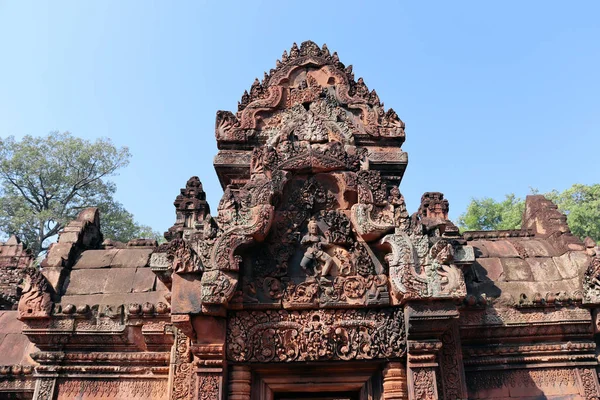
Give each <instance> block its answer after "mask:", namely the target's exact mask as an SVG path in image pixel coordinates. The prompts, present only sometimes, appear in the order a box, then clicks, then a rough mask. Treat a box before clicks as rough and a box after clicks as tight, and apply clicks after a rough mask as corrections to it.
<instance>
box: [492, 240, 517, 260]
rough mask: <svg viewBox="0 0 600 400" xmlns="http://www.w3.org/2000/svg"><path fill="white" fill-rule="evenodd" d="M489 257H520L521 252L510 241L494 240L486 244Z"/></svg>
mask: <svg viewBox="0 0 600 400" xmlns="http://www.w3.org/2000/svg"><path fill="white" fill-rule="evenodd" d="M485 248H486V249H487V251H488V257H500V258H506V257H519V252H518V251H517V249H516V248H515V247H514V246H513V245H512V243H511V242H510V241H508V240H494V241H491V240H490V241H487V242H485Z"/></svg>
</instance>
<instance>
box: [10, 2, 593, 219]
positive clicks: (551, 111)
mask: <svg viewBox="0 0 600 400" xmlns="http://www.w3.org/2000/svg"><path fill="white" fill-rule="evenodd" d="M599 15H600V2H597V1H577V2H553V1H498V2H489V1H473V2H463V1H454V2H448V1H439V2H435V1H433V2H416V1H413V2H395V1H394V2H392V1H389V2H375V1H344V2H341V1H339V2H336V1H329V2H326V1H302V2H300V1H271V2H269V1H241V0H240V1H238V2H228V1H214V2H201V1H174V2H167V1H156V2H151V1H96V2H91V1H70V2H69V1H47V2H45V1H17V0H14V1H8V0H0V60H1V62H0V135H2V136H3V137H4V136H8V135H14V136H16V137H17V138H18V137H22V136H24V135H26V134H30V135H45V134H47V133H48V132H49V131H52V130H60V131H67V130H68V131H70V132H72V133H73V134H75V135H77V136H81V137H84V138H88V139H95V138H97V137H110V138H111V139H112V140H113V141H114V142H115V143H116V144H117V145H120V146H129V148H130V151H131V153H132V154H133V158H132V160H131V164H130V165H129V167H127V168H126V169H125V170H122V171H121V173H120V175H119V176H118V177H116V178H115V179H114V180H115V181H116V183H117V185H118V192H117V199H118V200H119V201H121V202H122V203H123V204H124V205H125V206H126V207H127V209H129V210H130V211H131V212H133V213H134V214H135V217H136V219H137V220H138V221H139V222H141V223H144V224H148V225H151V226H152V227H154V228H155V229H157V230H160V231H164V230H166V229H167V228H168V227H169V226H171V225H172V223H173V222H174V219H175V213H174V208H173V204H172V203H173V200H174V198H175V196H176V195H177V194H178V192H179V188H180V187H182V186H183V185H184V184H185V182H186V180H187V179H188V178H189V177H190V176H192V175H198V176H200V179H201V180H202V182H203V184H204V189H205V191H206V192H207V195H208V199H209V201H210V204H211V206H212V208H213V210H214V212H216V207H217V204H218V201H219V199H220V197H221V194H222V190H221V188H220V186H219V184H218V181H217V179H216V175H215V173H214V169H213V167H212V159H213V157H214V155H215V154H216V151H217V149H216V143H215V139H214V121H215V114H216V111H217V110H235V108H236V105H237V101H238V100H239V99H240V97H241V95H242V93H243V92H244V90H245V89H249V87H250V85H251V84H252V82H253V80H254V78H255V77H262V75H263V71H265V70H268V69H270V68H272V67H274V65H275V60H276V59H277V58H280V56H281V54H282V52H283V50H285V49H287V50H289V48H290V47H291V45H292V43H293V42H298V44H299V43H300V42H302V41H304V40H308V39H310V40H313V41H315V42H317V43H318V44H323V43H327V45H328V47H329V49H330V50H331V51H337V52H338V54H339V56H340V59H341V61H342V62H344V63H345V64H346V65H348V64H352V65H353V66H354V72H355V76H356V77H357V78H358V77H359V76H363V77H364V79H365V82H366V83H367V85H368V86H369V88H370V89H376V90H377V93H378V94H379V97H380V98H381V100H382V101H383V102H384V103H385V104H386V106H387V107H393V108H394V109H395V110H396V112H397V113H398V115H399V116H400V118H401V119H402V120H403V121H404V122H405V123H406V136H407V140H406V143H405V144H404V146H403V148H404V150H405V151H407V152H408V154H409V165H408V169H407V171H406V174H405V177H404V180H403V182H402V185H401V187H400V189H401V191H402V193H403V194H404V196H405V197H406V201H407V204H408V208H409V211H410V212H414V211H416V209H417V207H418V205H419V200H420V197H421V194H422V193H423V192H425V191H441V192H444V193H445V195H446V197H447V198H448V199H449V201H450V215H451V217H452V218H454V219H455V218H457V217H458V215H459V214H460V213H461V212H463V211H464V209H465V208H466V206H467V204H468V202H469V201H470V199H471V198H472V197H483V196H489V197H493V198H497V199H501V198H502V197H503V195H504V194H506V193H511V192H514V193H516V194H517V195H519V196H524V195H525V194H527V193H528V191H529V187H535V188H537V189H539V190H540V191H541V192H545V191H549V190H551V189H558V190H563V189H566V188H567V187H569V186H570V185H572V184H573V183H584V184H592V183H598V182H600V167H599V161H598V160H599V157H600V156H599V154H600V153H599V149H600V146H599V144H600V139H599V136H600V128H599V117H600V72H599V71H600V22H598V16H599Z"/></svg>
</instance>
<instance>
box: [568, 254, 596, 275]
mask: <svg viewBox="0 0 600 400" xmlns="http://www.w3.org/2000/svg"><path fill="white" fill-rule="evenodd" d="M567 254H568V255H569V260H571V263H572V264H573V265H575V267H576V269H577V272H578V274H583V273H584V272H585V270H586V269H587V267H588V266H589V265H590V262H591V257H589V256H588V255H587V254H586V253H585V251H570V252H568V253H567Z"/></svg>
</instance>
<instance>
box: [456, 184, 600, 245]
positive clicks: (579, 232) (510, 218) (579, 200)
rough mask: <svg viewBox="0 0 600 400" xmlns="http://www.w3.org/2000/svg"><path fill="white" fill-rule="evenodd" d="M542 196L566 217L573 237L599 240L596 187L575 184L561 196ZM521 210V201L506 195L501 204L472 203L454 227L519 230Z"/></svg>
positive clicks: (598, 193)
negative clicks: (550, 201)
mask: <svg viewBox="0 0 600 400" xmlns="http://www.w3.org/2000/svg"><path fill="white" fill-rule="evenodd" d="M534 192H535V191H534ZM544 196H546V197H547V198H548V199H550V200H552V201H553V202H554V203H555V204H556V205H557V206H558V209H559V210H560V211H561V212H563V213H565V214H566V215H567V222H568V223H569V227H570V228H571V232H573V234H574V235H576V236H579V237H580V238H582V239H584V238H586V237H587V236H589V237H591V238H592V239H594V240H595V241H596V242H598V241H599V240H600V184H594V185H582V184H575V185H573V186H571V187H570V188H569V189H567V190H565V191H563V192H559V191H557V190H553V191H551V192H549V193H546V194H544ZM524 209H525V200H524V199H521V198H518V197H516V196H515V195H514V194H508V195H506V196H505V199H504V200H502V201H496V200H494V199H491V198H488V197H485V198H481V199H472V200H471V203H470V204H469V206H468V207H467V211H466V212H465V213H463V214H462V215H461V216H460V217H459V218H458V225H459V227H460V228H461V229H463V230H495V229H519V228H520V227H521V217H522V215H523V211H524Z"/></svg>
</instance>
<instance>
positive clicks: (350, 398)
mask: <svg viewBox="0 0 600 400" xmlns="http://www.w3.org/2000/svg"><path fill="white" fill-rule="evenodd" d="M306 399H311V400H359V393H355V392H323V393H275V400H306Z"/></svg>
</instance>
